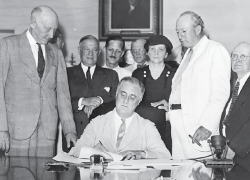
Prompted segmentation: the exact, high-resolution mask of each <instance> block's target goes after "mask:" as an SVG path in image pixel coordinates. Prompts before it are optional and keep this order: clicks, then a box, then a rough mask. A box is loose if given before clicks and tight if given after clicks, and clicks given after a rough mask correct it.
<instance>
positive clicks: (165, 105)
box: [151, 99, 169, 112]
mask: <svg viewBox="0 0 250 180" xmlns="http://www.w3.org/2000/svg"><path fill="white" fill-rule="evenodd" d="M160 105H161V106H160ZM151 106H153V107H157V106H158V109H164V110H165V111H167V112H168V111H169V104H168V102H167V101H166V100H165V99H163V100H161V101H158V102H154V103H151Z"/></svg>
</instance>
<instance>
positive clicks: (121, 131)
mask: <svg viewBox="0 0 250 180" xmlns="http://www.w3.org/2000/svg"><path fill="white" fill-rule="evenodd" d="M125 130H126V123H125V120H124V119H122V124H121V126H120V128H119V130H118V135H117V142H116V147H117V148H118V147H119V146H120V143H121V141H122V138H123V136H124V134H125Z"/></svg>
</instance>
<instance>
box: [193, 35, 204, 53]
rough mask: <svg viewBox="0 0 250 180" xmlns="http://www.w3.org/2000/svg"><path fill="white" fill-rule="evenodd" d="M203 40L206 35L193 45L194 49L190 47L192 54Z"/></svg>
mask: <svg viewBox="0 0 250 180" xmlns="http://www.w3.org/2000/svg"><path fill="white" fill-rule="evenodd" d="M205 38H206V35H204V36H202V38H201V39H200V40H199V42H198V43H197V44H196V45H194V47H192V49H193V52H196V50H197V49H198V48H199V46H200V44H201V42H202V41H203V40H204V39H205Z"/></svg>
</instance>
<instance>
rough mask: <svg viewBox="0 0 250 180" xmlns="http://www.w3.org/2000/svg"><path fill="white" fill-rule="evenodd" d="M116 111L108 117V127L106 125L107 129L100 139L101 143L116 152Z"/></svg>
mask: <svg viewBox="0 0 250 180" xmlns="http://www.w3.org/2000/svg"><path fill="white" fill-rule="evenodd" d="M114 111H115V109H114V110H113V111H112V112H111V113H110V116H109V117H108V120H107V125H105V126H104V127H105V129H104V132H105V133H103V134H102V135H103V137H100V139H101V142H102V143H103V144H105V146H106V145H107V147H108V146H110V147H111V148H112V149H113V150H114V152H115V151H116V149H117V148H116V137H115V131H114V129H115V119H114Z"/></svg>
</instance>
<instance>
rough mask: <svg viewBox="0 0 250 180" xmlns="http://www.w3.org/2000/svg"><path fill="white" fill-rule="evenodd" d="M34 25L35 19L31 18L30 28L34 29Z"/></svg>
mask: <svg viewBox="0 0 250 180" xmlns="http://www.w3.org/2000/svg"><path fill="white" fill-rule="evenodd" d="M36 24H37V22H36V18H34V17H32V18H31V24H30V27H31V28H32V29H34V28H35V27H36Z"/></svg>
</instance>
